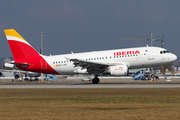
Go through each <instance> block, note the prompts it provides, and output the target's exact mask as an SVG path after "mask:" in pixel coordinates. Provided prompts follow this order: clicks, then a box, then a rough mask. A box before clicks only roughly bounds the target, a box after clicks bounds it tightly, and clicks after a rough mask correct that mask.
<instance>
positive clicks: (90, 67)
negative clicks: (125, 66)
mask: <svg viewBox="0 0 180 120" xmlns="http://www.w3.org/2000/svg"><path fill="white" fill-rule="evenodd" d="M69 60H70V61H73V62H74V63H73V64H74V67H78V66H79V67H82V69H87V72H88V73H90V74H100V73H102V72H104V71H105V70H106V69H107V67H108V66H109V65H108V64H106V63H100V62H93V61H85V60H80V59H69Z"/></svg>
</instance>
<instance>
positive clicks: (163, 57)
mask: <svg viewBox="0 0 180 120" xmlns="http://www.w3.org/2000/svg"><path fill="white" fill-rule="evenodd" d="M4 32H5V35H6V38H7V40H8V43H9V46H10V49H11V52H12V55H13V57H14V62H12V64H14V65H16V67H18V68H19V69H21V70H24V71H32V72H38V73H46V74H58V75H72V74H94V78H93V79H92V83H94V84H97V83H99V81H100V80H99V78H98V75H99V74H101V73H109V74H111V75H113V76H121V75H128V71H129V69H134V68H143V67H144V68H146V67H152V66H160V65H164V64H168V63H171V62H173V61H175V60H176V59H177V56H176V55H174V54H172V53H169V52H168V51H167V50H166V49H164V48H160V47H148V46H147V47H136V48H127V49H114V50H105V51H94V52H83V53H71V54H63V55H52V56H45V55H41V54H39V53H38V52H37V51H36V50H35V49H34V48H33V47H32V46H31V45H30V44H29V43H28V42H27V41H26V40H25V39H24V38H23V37H22V36H21V35H19V34H18V33H17V32H16V31H15V30H14V29H6V30H4Z"/></svg>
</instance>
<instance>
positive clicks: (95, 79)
mask: <svg viewBox="0 0 180 120" xmlns="http://www.w3.org/2000/svg"><path fill="white" fill-rule="evenodd" d="M99 81H100V80H99V78H98V77H97V75H95V77H94V78H93V79H92V83H93V84H98V83H99Z"/></svg>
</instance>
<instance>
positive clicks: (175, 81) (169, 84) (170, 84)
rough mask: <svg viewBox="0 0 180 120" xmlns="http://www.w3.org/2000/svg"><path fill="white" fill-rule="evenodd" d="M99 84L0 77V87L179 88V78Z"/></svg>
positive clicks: (105, 80) (106, 80) (126, 79)
mask: <svg viewBox="0 0 180 120" xmlns="http://www.w3.org/2000/svg"><path fill="white" fill-rule="evenodd" d="M100 79H101V81H100V83H99V84H92V82H91V81H82V80H81V79H77V78H76V79H75V78H74V79H65V78H59V80H58V81H41V82H39V81H30V82H27V81H21V82H19V81H13V82H12V80H11V79H8V80H6V79H0V89H11V88H12V89H17V88H22V89H24V88H32V89H33V88H180V78H173V77H171V78H168V79H164V78H160V79H158V80H157V81H156V80H154V81H153V80H149V81H148V80H136V81H135V80H132V78H129V77H121V78H114V77H113V78H109V77H108V78H107V77H106V78H103V77H102V78H100Z"/></svg>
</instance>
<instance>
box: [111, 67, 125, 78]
mask: <svg viewBox="0 0 180 120" xmlns="http://www.w3.org/2000/svg"><path fill="white" fill-rule="evenodd" d="M109 72H110V74H111V75H114V76H119V75H128V67H127V65H116V66H110V67H109Z"/></svg>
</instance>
